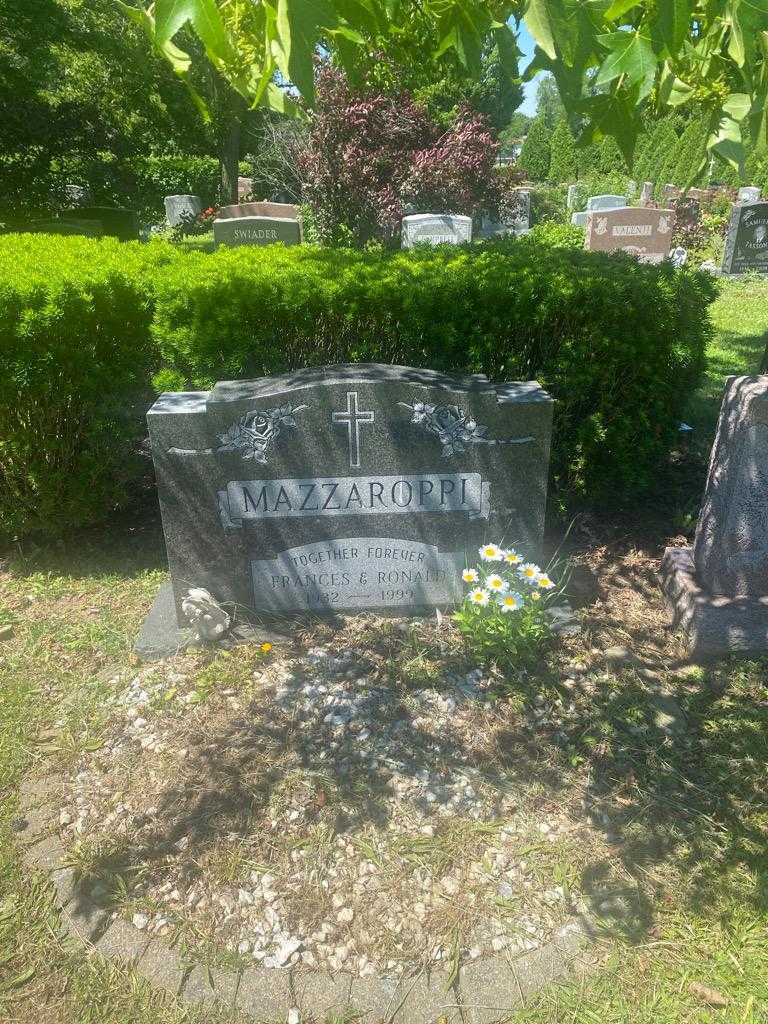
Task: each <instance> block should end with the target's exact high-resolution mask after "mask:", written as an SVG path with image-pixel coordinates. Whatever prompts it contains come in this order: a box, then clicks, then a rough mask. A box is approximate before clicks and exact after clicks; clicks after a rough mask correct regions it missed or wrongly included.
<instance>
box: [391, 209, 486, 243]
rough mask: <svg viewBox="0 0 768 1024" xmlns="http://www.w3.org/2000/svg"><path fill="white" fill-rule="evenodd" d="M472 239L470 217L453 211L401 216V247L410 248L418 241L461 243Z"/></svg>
mask: <svg viewBox="0 0 768 1024" xmlns="http://www.w3.org/2000/svg"><path fill="white" fill-rule="evenodd" d="M471 241H472V218H471V217H464V216H462V215H461V214H454V213H414V214H410V215H409V216H407V217H403V221H402V247H403V249H411V248H413V246H414V245H417V244H418V243H419V242H426V243H428V244H429V245H438V244H439V243H441V242H448V243H450V244H451V245H461V243H462V242H471Z"/></svg>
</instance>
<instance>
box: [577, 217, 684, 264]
mask: <svg viewBox="0 0 768 1024" xmlns="http://www.w3.org/2000/svg"><path fill="white" fill-rule="evenodd" d="M674 223H675V214H674V211H673V210H653V209H649V208H645V207H640V206H627V207H624V209H619V210H594V211H592V212H591V213H590V214H589V215H588V217H587V235H586V239H585V246H586V248H587V249H591V250H593V251H598V252H617V251H618V250H622V251H624V252H629V253H632V254H633V255H634V256H636V257H637V258H638V259H639V260H640V262H642V263H661V261H662V260H663V259H664V258H665V257H666V256H667V255H668V254H669V245H670V242H671V239H672V228H673V227H674Z"/></svg>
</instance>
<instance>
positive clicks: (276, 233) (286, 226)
mask: <svg viewBox="0 0 768 1024" xmlns="http://www.w3.org/2000/svg"><path fill="white" fill-rule="evenodd" d="M213 240H214V242H215V243H216V245H217V246H218V245H229V246H238V245H273V244H274V243H275V242H282V243H283V244H284V245H298V244H299V243H300V242H301V223H300V222H299V221H298V220H292V219H290V218H288V217H230V218H226V219H224V220H215V221H214V222H213Z"/></svg>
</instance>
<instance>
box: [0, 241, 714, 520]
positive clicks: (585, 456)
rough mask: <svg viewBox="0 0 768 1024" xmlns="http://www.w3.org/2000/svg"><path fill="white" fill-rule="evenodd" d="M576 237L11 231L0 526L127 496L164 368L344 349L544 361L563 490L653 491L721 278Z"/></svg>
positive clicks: (513, 372) (264, 366) (240, 365)
mask: <svg viewBox="0 0 768 1024" xmlns="http://www.w3.org/2000/svg"><path fill="white" fill-rule="evenodd" d="M553 233H554V234H553ZM574 244H577V242H576V236H575V234H574V233H573V232H572V231H570V229H563V228H562V227H559V226H547V227H541V228H539V229H537V230H536V231H535V232H533V234H532V235H530V236H527V237H523V238H519V239H501V240H498V241H493V242H489V243H484V244H478V245H472V246H462V247H452V246H440V247H437V248H434V249H429V248H427V247H423V248H422V247H419V248H418V249H416V250H411V251H407V252H397V253H391V252H386V251H384V250H383V249H382V248H376V249H371V250H368V251H359V250H339V249H321V248H317V247H314V246H308V245H307V246H296V247H292V248H284V247H282V246H269V247H265V248H246V247H242V248H237V249H221V250H219V251H218V252H216V253H215V254H213V255H208V254H205V253H194V252H190V253H184V252H180V251H178V250H175V249H174V248H173V247H172V246H170V245H167V244H164V243H159V242H158V243H153V244H151V245H148V246H140V245H138V244H134V243H128V244H119V243H116V242H112V241H109V240H93V239H80V238H58V237H57V238H54V237H51V236H42V235H40V236H5V237H4V238H0V309H1V310H2V323H3V327H2V335H1V336H0V340H1V341H2V347H1V348H0V388H1V389H2V392H1V393H0V407H1V408H2V410H3V411H2V414H1V415H2V420H1V421H0V427H1V428H2V429H0V437H1V438H2V443H0V532H4V533H5V534H10V535H12V536H13V535H20V534H22V533H24V532H30V531H32V530H44V531H45V532H47V533H49V534H57V533H62V532H64V530H65V529H66V528H67V527H68V526H72V525H80V524H82V523H86V522H90V521H94V520H97V519H99V518H104V517H106V516H107V515H108V514H109V513H110V511H111V510H112V509H113V508H114V507H115V506H116V505H117V504H118V503H121V504H125V503H126V502H127V501H129V500H130V498H131V496H132V495H133V494H135V493H136V491H137V490H138V485H137V483H136V481H137V480H140V478H141V473H142V469H141V467H140V466H138V464H137V460H136V458H135V451H136V447H137V444H138V442H139V441H140V440H141V438H142V437H143V436H144V420H143V413H144V412H145V410H146V407H147V405H148V404H149V401H150V397H151V396H150V394H149V390H150V389H149V384H150V380H151V379H154V382H155V385H156V386H158V387H160V388H163V389H170V388H173V389H181V388H187V387H191V388H207V387H209V386H210V385H211V384H212V383H213V382H214V381H216V380H220V379H226V378H232V377H254V376H259V375H262V374H272V373H279V372H283V371H287V370H291V369H294V368H297V367H302V366H312V365H315V366H316V365H323V364H326V363H333V362H346V361H349V362H355V361H376V362H393V363H405V364H412V365H415V366H428V367H433V368H434V369H437V370H443V371H447V372H457V373H474V372H483V373H486V374H488V376H489V377H491V378H492V379H495V380H519V379H523V380H527V379H529V378H533V377H536V378H538V379H539V380H540V381H541V383H542V384H543V385H544V386H545V387H546V388H548V389H549V390H550V391H551V393H552V394H553V396H554V397H555V398H556V399H557V400H558V404H557V407H556V410H557V411H556V425H555V434H554V446H553V460H552V461H553V474H554V483H555V486H556V487H557V488H559V489H560V492H561V495H564V494H566V493H568V494H577V495H581V496H583V497H585V498H587V499H588V500H589V501H590V502H593V503H594V502H600V501H604V500H609V501H610V502H611V504H616V503H617V502H621V501H622V500H627V501H628V500H631V499H633V498H635V497H636V496H637V495H638V494H640V493H642V492H643V490H644V489H645V488H646V487H647V485H648V484H649V483H651V481H652V478H653V475H654V473H655V470H656V468H657V467H658V465H659V463H660V461H661V460H662V459H663V458H664V457H665V456H666V453H667V452H668V450H669V445H670V442H671V440H672V439H673V438H674V436H675V434H676V428H677V425H678V422H679V419H680V417H681V414H682V411H683V408H684V406H685V402H686V400H687V397H688V395H689V394H690V392H691V390H692V389H693V388H694V387H695V385H696V383H697V381H698V378H699V375H700V372H701V370H702V365H703V356H704V345H705V341H706V339H707V336H708V331H709V324H708V318H707V303H708V302H709V301H710V300H711V299H712V298H713V297H714V289H715V286H714V284H713V283H712V281H711V279H710V278H709V277H708V276H707V275H704V274H700V273H697V272H695V271H675V270H674V269H673V268H672V266H671V265H670V264H668V263H667V264H664V265H661V266H658V267H652V266H647V265H641V264H638V263H637V262H636V261H634V260H633V259H632V258H631V257H629V256H626V255H623V254H619V255H614V256H607V255H604V254H600V253H588V252H584V251H582V250H580V249H578V248H574ZM20 268H21V269H20ZM145 468H146V466H145Z"/></svg>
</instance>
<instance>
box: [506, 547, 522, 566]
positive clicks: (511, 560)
mask: <svg viewBox="0 0 768 1024" xmlns="http://www.w3.org/2000/svg"><path fill="white" fill-rule="evenodd" d="M504 561H505V562H506V563H507V565H520V563H521V562H522V558H521V557H520V555H518V553H517V552H516V551H515V549H514V548H510V549H509V551H505V552H504Z"/></svg>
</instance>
